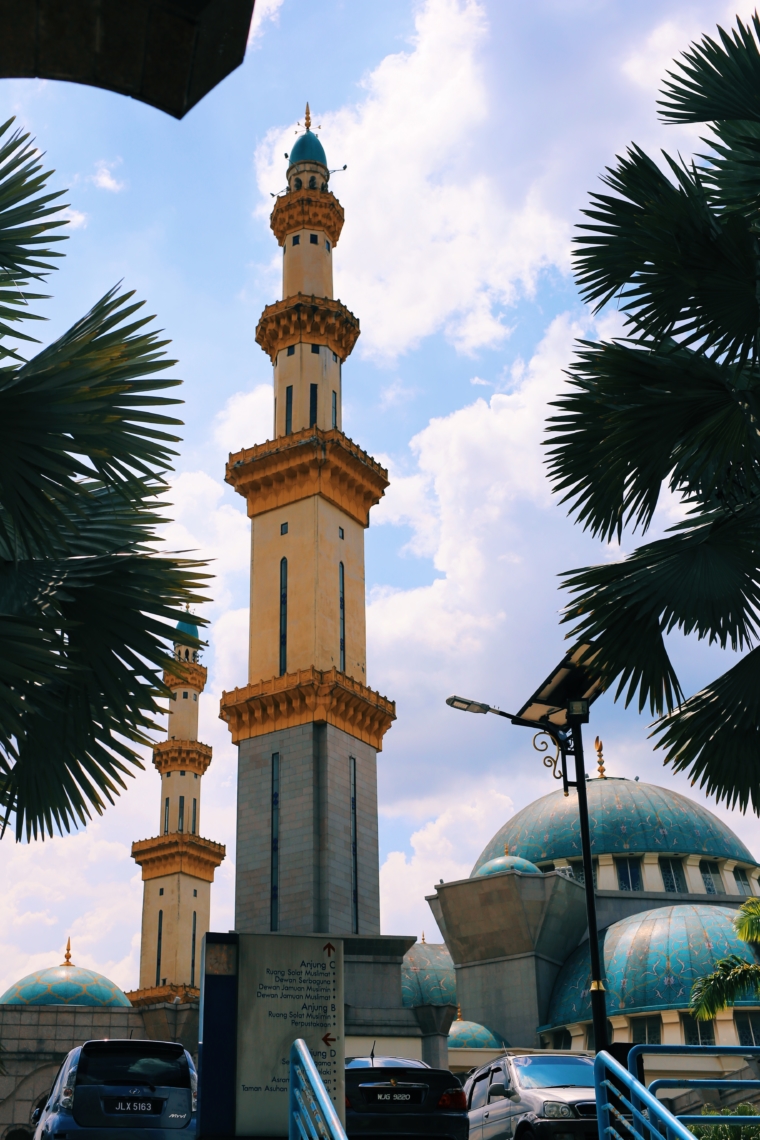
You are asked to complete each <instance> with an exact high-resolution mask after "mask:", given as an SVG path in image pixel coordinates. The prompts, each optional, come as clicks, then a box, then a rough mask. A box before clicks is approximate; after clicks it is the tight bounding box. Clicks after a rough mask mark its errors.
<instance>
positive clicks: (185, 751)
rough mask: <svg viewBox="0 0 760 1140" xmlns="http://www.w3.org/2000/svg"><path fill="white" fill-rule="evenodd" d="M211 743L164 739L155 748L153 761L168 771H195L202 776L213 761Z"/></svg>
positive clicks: (164, 771)
mask: <svg viewBox="0 0 760 1140" xmlns="http://www.w3.org/2000/svg"><path fill="white" fill-rule="evenodd" d="M211 751H212V750H211V745H209V744H201V742H200V741H199V740H162V741H160V742H159V743H158V744H156V745H155V747H154V749H153V763H154V765H155V767H156V768H157V770H158V772H159V773H160V774H161V775H162V776H163V775H165V774H166V773H167V772H194V773H195V774H196V775H197V776H202V775H203V774H204V773H205V771H206V769H207V768H208V766H209V764H210V763H211Z"/></svg>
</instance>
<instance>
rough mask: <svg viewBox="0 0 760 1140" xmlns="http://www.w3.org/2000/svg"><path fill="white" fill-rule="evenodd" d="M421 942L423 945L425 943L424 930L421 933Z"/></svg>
mask: <svg viewBox="0 0 760 1140" xmlns="http://www.w3.org/2000/svg"><path fill="white" fill-rule="evenodd" d="M422 941H423V943H424V942H425V931H424V930H423V931H422Z"/></svg>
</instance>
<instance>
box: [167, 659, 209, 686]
mask: <svg viewBox="0 0 760 1140" xmlns="http://www.w3.org/2000/svg"><path fill="white" fill-rule="evenodd" d="M207 678H208V669H207V668H206V666H205V665H199V664H198V663H197V661H177V664H176V672H175V669H174V668H172V669H166V670H164V684H165V685H166V687H167V688H168V689H176V688H178V687H180V686H182V685H187V687H188V689H197V690H198V692H199V693H202V692H203V690H204V688H205V687H206V680H207Z"/></svg>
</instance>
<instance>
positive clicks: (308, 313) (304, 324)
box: [256, 293, 360, 363]
mask: <svg viewBox="0 0 760 1140" xmlns="http://www.w3.org/2000/svg"><path fill="white" fill-rule="evenodd" d="M359 331H360V330H359V318H358V317H355V316H354V314H353V313H352V312H351V310H350V309H347V308H346V306H345V305H344V304H343V303H342V302H341V301H335V300H333V299H332V298H330V297H314V296H307V295H306V294H305V293H295V294H294V295H293V296H292V297H285V299H284V300H282V301H276V302H275V304H274V305H267V307H266V308H265V309H264V312H263V313H262V314H261V318H260V320H259V323H258V325H257V326H256V343H257V344H258V345H260V346H261V347H262V348H263V349H264V352H266V353H267V355H268V356H269V358H270V360H271V361H272V363H274V362H275V360H276V359H277V353H278V352H281V351H282V350H283V349H284V348H288V347H289V346H290V345H291V344H300V343H301V342H304V343H306V344H324V345H327V347H328V348H329V349H331V350H332V351H333V352H334V353H335V354H336V355H337V356H338V357H340V360H341V361H345V359H346V357H348V356H349V355H350V354H351V351H352V350H353V347H354V345H355V344H356V342H357V340H358V338H359Z"/></svg>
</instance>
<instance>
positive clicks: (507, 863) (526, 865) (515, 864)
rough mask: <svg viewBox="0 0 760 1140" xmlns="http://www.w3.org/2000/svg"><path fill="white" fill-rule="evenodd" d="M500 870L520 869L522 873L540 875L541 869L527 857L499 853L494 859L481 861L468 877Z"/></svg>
mask: <svg viewBox="0 0 760 1140" xmlns="http://www.w3.org/2000/svg"><path fill="white" fill-rule="evenodd" d="M500 871H522V873H523V875H540V874H541V870H540V868H539V867H537V866H536V864H535V863H531V862H530V860H529V859H521V858H520V856H519V855H499V856H498V858H496V859H489V860H488V862H487V863H481V865H480V866H479V867H478V869H477V870H476V871H473V872H472V875H470V878H471V879H472V878H474V877H475V875H498V874H499V872H500Z"/></svg>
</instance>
